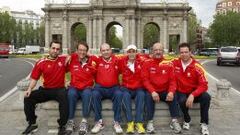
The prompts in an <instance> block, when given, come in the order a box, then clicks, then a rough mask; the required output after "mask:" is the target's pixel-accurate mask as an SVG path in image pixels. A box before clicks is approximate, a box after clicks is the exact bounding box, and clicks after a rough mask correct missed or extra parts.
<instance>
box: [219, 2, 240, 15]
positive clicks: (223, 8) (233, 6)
mask: <svg viewBox="0 0 240 135" xmlns="http://www.w3.org/2000/svg"><path fill="white" fill-rule="evenodd" d="M227 11H233V12H237V13H239V12H240V0H219V2H218V3H217V5H216V13H220V14H226V13H227Z"/></svg>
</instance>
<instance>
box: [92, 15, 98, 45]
mask: <svg viewBox="0 0 240 135" xmlns="http://www.w3.org/2000/svg"><path fill="white" fill-rule="evenodd" d="M92 37H93V39H92V42H93V50H96V49H97V18H96V17H93V36H92Z"/></svg>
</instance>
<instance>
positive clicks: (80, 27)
mask: <svg viewBox="0 0 240 135" xmlns="http://www.w3.org/2000/svg"><path fill="white" fill-rule="evenodd" d="M86 38H87V30H86V26H85V25H84V24H83V23H81V22H76V23H74V24H73V25H72V26H71V41H70V42H71V44H70V48H69V49H70V52H74V51H75V50H76V46H77V43H78V42H81V41H83V42H87V39H86Z"/></svg>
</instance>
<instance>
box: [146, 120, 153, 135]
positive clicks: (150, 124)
mask: <svg viewBox="0 0 240 135" xmlns="http://www.w3.org/2000/svg"><path fill="white" fill-rule="evenodd" d="M147 133H149V134H154V133H155V128H154V126H153V120H150V121H148V123H147Z"/></svg>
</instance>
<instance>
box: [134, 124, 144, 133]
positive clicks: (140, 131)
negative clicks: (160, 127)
mask: <svg viewBox="0 0 240 135" xmlns="http://www.w3.org/2000/svg"><path fill="white" fill-rule="evenodd" d="M136 129H137V132H138V133H139V134H145V128H144V127H143V123H136Z"/></svg>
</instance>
